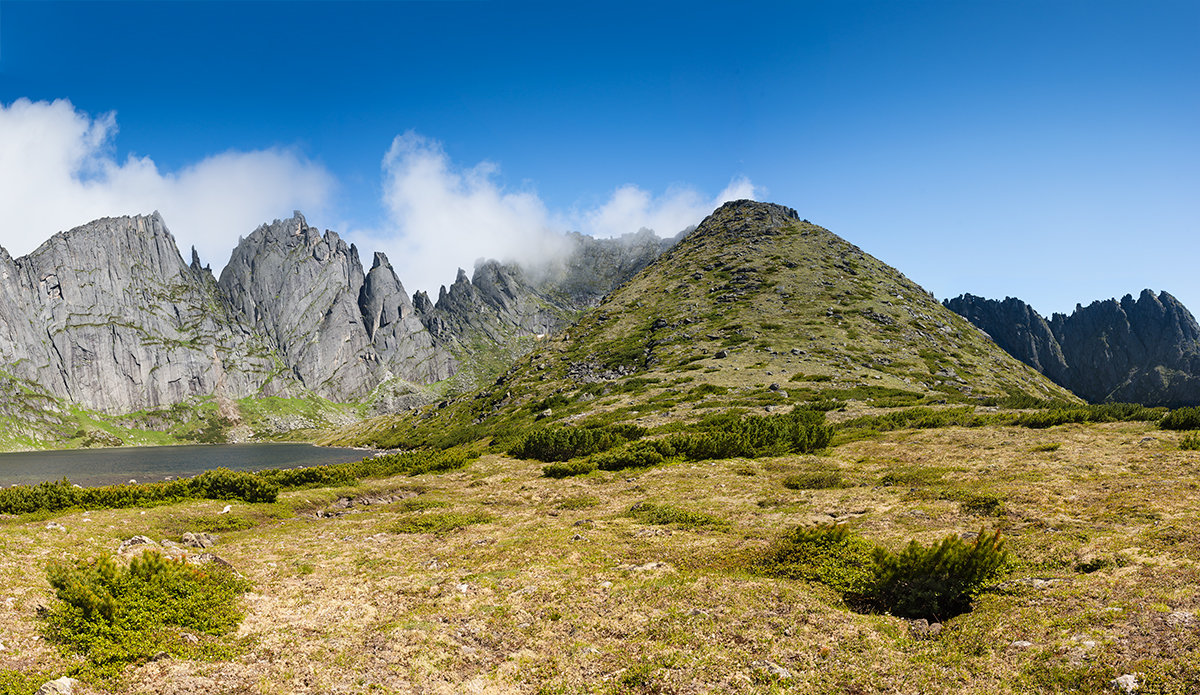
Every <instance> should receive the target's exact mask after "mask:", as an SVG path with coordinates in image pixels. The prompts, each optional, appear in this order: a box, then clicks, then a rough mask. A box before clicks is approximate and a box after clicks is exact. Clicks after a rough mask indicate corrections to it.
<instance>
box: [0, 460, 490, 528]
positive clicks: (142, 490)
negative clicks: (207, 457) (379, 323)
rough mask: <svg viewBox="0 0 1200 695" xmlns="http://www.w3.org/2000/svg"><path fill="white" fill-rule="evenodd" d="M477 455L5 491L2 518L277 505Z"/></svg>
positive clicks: (0, 496) (454, 464)
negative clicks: (229, 503) (313, 491)
mask: <svg viewBox="0 0 1200 695" xmlns="http://www.w3.org/2000/svg"><path fill="white" fill-rule="evenodd" d="M472 460H473V455H471V454H467V453H464V452H462V451H430V450H419V451H406V452H402V453H396V454H384V455H382V456H376V457H374V458H368V459H363V460H362V461H355V462H351V463H338V464H332V465H326V466H311V467H307V468H292V469H270V470H265V471H259V472H258V473H246V472H243V471H232V470H229V469H228V468H217V469H214V470H211V471H205V472H204V473H202V474H200V475H198V476H196V477H195V478H190V479H185V480H173V481H171V482H162V483H146V484H141V485H104V486H100V487H89V488H82V487H76V486H74V485H72V484H71V482H70V481H69V480H67V479H66V478H63V479H62V480H60V481H57V482H45V483H38V484H37V485H22V486H17V487H7V488H0V514H30V513H33V512H56V511H62V510H65V509H73V508H86V509H122V508H126V507H144V506H149V505H153V504H169V503H172V502H179V501H182V500H189V499H240V500H244V501H246V502H274V501H275V500H276V499H277V496H278V494H279V491H280V490H295V489H300V488H306V487H337V486H343V485H351V484H353V483H355V482H356V481H357V480H359V479H360V478H387V477H391V476H394V475H401V474H407V475H420V474H422V473H441V472H444V471H450V470H456V469H458V468H462V467H464V466H466V465H467V464H468V463H470V461H472Z"/></svg>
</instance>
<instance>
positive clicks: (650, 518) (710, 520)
mask: <svg viewBox="0 0 1200 695" xmlns="http://www.w3.org/2000/svg"><path fill="white" fill-rule="evenodd" d="M629 516H632V517H634V518H635V519H637V520H638V521H641V522H642V523H644V524H654V525H656V526H669V525H676V526H681V527H683V528H700V527H708V528H718V529H719V528H726V527H728V526H729V522H728V521H726V520H724V519H722V518H721V517H719V516H714V515H712V514H705V513H704V512H693V511H690V510H687V509H680V508H678V507H672V506H670V505H666V504H656V503H654V502H638V503H637V504H635V505H633V507H631V508H630V509H629Z"/></svg>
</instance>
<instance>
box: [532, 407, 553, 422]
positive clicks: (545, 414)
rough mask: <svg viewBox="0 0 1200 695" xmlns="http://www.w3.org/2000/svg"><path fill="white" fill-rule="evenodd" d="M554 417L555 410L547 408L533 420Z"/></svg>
mask: <svg viewBox="0 0 1200 695" xmlns="http://www.w3.org/2000/svg"><path fill="white" fill-rule="evenodd" d="M553 415H554V410H553V409H551V408H546V409H545V410H543V411H541V412H540V413H538V414H537V415H536V416H535V417H534V418H533V419H534V420H545V419H546V418H548V417H553Z"/></svg>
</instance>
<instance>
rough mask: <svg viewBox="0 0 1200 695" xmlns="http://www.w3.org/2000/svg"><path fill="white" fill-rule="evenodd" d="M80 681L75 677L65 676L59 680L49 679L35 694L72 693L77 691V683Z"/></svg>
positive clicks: (56, 694)
mask: <svg viewBox="0 0 1200 695" xmlns="http://www.w3.org/2000/svg"><path fill="white" fill-rule="evenodd" d="M77 683H79V681H77V680H75V679H74V678H68V677H67V676H63V677H62V678H59V679H57V680H52V681H48V682H46V683H43V684H42V687H40V688H38V689H37V692H36V693H34V695H71V693H73V692H75V685H76V684H77Z"/></svg>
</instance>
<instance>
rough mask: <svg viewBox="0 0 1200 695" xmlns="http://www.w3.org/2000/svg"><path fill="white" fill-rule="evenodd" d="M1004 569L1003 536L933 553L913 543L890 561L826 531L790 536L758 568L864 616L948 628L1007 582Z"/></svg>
mask: <svg viewBox="0 0 1200 695" xmlns="http://www.w3.org/2000/svg"><path fill="white" fill-rule="evenodd" d="M1007 563H1008V555H1007V553H1006V551H1005V550H1004V542H1003V541H1002V540H1001V539H1000V532H999V531H997V532H996V533H995V534H994V535H991V536H988V535H986V534H984V533H983V532H982V531H981V532H980V534H979V536H978V538H976V540H975V541H974V542H973V543H969V544H968V543H964V542H963V541H962V540H961V539H959V538H958V537H957V536H951V537H948V538H946V539H945V540H944V541H942V542H941V543H935V544H934V545H932V546H929V547H926V546H923V545H921V544H920V543H918V542H916V541H912V542H910V543H909V544H908V546H907V547H906V548H905V549H904V550H903V551H901V552H899V553H893V552H891V551H889V550H887V549H884V548H880V547H877V546H872V544H870V543H869V542H868V541H866V540H864V539H863V538H861V537H859V536H857V535H855V534H853V533H851V532H850V529H849V528H848V527H846V526H844V525H843V526H830V525H822V526H815V527H809V528H804V527H798V528H794V529H792V530H790V531H787V532H786V533H784V534H783V536H781V537H780V538H779V539H778V540H776V541H775V542H774V543H772V544H771V546H770V547H769V548H768V549H767V551H766V552H765V553H764V554H763V555H762V557H761V558H760V559H759V560H757V561H756V562H755V563H754V568H755V569H756V570H757V571H759V572H761V573H763V574H768V575H771V576H776V577H786V578H789V579H800V580H804V581H814V582H821V583H823V584H826V585H827V586H830V587H832V588H834V589H836V590H837V591H839V592H841V593H842V594H843V596H844V597H845V598H846V599H847V600H848V601H850V602H851V603H852V604H857V605H859V606H861V607H864V608H870V609H874V610H881V611H888V612H891V613H893V614H895V615H898V616H902V617H906V618H926V619H930V620H945V619H947V618H951V617H953V616H955V615H958V614H960V613H964V612H966V611H967V610H970V607H971V600H972V599H973V598H974V597H975V596H977V595H978V594H979V593H980V592H981V591H982V590H983V589H985V588H987V587H988V586H990V585H991V584H993V583H995V582H996V581H997V580H998V579H999V578H1000V577H1001V576H1003V573H1004V571H1005V569H1006V567H1007Z"/></svg>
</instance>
